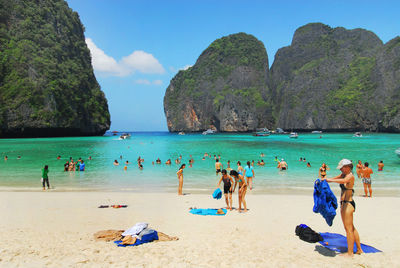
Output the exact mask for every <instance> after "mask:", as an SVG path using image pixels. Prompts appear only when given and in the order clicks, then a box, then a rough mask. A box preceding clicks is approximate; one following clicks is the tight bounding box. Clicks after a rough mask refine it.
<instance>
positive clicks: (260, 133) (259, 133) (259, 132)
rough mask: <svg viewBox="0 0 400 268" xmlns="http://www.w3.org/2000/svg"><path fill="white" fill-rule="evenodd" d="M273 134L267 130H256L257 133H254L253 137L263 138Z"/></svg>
mask: <svg viewBox="0 0 400 268" xmlns="http://www.w3.org/2000/svg"><path fill="white" fill-rule="evenodd" d="M270 134H271V132H270V131H269V130H268V129H267V128H256V132H254V133H253V136H256V137H263V136H269V135H270Z"/></svg>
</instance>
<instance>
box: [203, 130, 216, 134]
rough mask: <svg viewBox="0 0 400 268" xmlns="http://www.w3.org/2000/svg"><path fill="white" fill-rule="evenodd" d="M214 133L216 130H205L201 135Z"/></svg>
mask: <svg viewBox="0 0 400 268" xmlns="http://www.w3.org/2000/svg"><path fill="white" fill-rule="evenodd" d="M215 132H217V131H216V130H212V129H207V130H206V131H204V132H203V133H202V134H203V135H207V134H214V133H215Z"/></svg>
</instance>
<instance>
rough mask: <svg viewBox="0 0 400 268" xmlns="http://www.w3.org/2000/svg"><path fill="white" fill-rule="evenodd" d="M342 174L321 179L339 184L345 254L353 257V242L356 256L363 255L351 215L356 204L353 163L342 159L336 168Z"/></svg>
mask: <svg viewBox="0 0 400 268" xmlns="http://www.w3.org/2000/svg"><path fill="white" fill-rule="evenodd" d="M337 169H340V171H341V172H342V174H340V175H338V176H336V177H334V178H329V179H328V178H322V180H326V181H327V182H336V183H340V188H341V190H342V192H341V196H340V214H341V216H342V222H343V226H344V229H345V230H346V237H347V254H348V255H349V256H353V254H354V251H353V248H354V242H356V246H357V252H356V254H361V253H363V251H362V249H361V244H360V236H359V234H358V232H357V229H356V227H354V224H353V214H354V211H355V210H356V203H355V202H354V200H353V194H354V190H353V187H354V175H353V172H352V170H353V163H352V162H351V161H350V160H348V159H342V160H341V161H340V162H339V165H338V166H337Z"/></svg>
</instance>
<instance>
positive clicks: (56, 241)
mask: <svg viewBox="0 0 400 268" xmlns="http://www.w3.org/2000/svg"><path fill="white" fill-rule="evenodd" d="M355 200H356V203H357V211H356V213H355V224H356V227H357V228H358V230H359V233H360V235H361V240H362V242H364V243H366V244H370V245H373V246H375V247H377V248H379V249H381V250H383V251H384V253H378V254H364V255H362V256H355V257H354V258H345V257H341V256H334V254H332V252H330V251H328V250H325V249H324V248H322V247H320V246H318V244H309V243H306V242H303V241H301V240H299V238H298V237H297V236H295V235H294V229H295V227H296V225H298V224H300V223H306V224H308V225H309V226H311V227H312V228H313V229H314V230H316V231H319V232H327V231H329V232H337V233H341V234H344V229H343V227H342V223H341V219H340V216H338V217H337V218H336V219H335V221H334V224H333V226H332V227H329V226H328V225H327V224H326V223H325V221H324V220H323V218H322V217H321V216H320V215H317V214H314V213H313V212H312V206H313V200H312V196H311V195H310V196H295V195H286V196H285V195H252V194H249V195H248V196H247V201H248V207H249V208H250V211H249V212H248V213H245V214H239V213H238V212H236V211H233V212H229V213H228V214H227V215H226V216H219V217H216V216H214V217H213V216H195V215H192V214H189V213H188V208H189V207H192V206H196V207H198V208H207V207H212V208H218V207H222V206H224V201H223V200H218V201H216V200H213V199H212V198H211V196H210V195H185V196H183V197H178V196H176V195H175V194H170V193H165V194H164V193H163V194H154V193H143V194H136V193H135V194H133V193H126V192H124V193H117V192H51V191H50V192H0V217H1V220H0V228H1V232H0V267H18V266H19V267H43V266H49V267H81V266H83V267H128V266H129V267H135V266H138V267H314V266H316V265H318V266H320V267H333V266H335V267H400V242H399V241H400V233H399V230H400V228H399V222H398V221H399V217H400V216H399V213H398V212H399V207H400V198H395V197H377V198H373V199H365V198H362V197H355ZM117 203H118V204H127V205H129V207H128V208H122V209H112V208H109V209H98V208H97V206H99V205H101V204H117ZM236 204H237V199H236V195H235V198H234V206H235V205H236ZM141 221H146V222H149V223H150V225H151V226H152V227H153V228H155V229H156V230H160V231H162V232H164V233H167V234H169V235H173V236H178V237H179V238H180V240H179V241H172V242H160V243H149V244H145V245H141V246H139V247H127V248H118V247H116V246H115V245H114V244H113V243H111V242H98V241H95V240H94V239H93V238H92V234H93V233H95V232H96V231H99V230H104V229H127V228H129V227H131V226H132V225H134V224H135V223H136V222H141Z"/></svg>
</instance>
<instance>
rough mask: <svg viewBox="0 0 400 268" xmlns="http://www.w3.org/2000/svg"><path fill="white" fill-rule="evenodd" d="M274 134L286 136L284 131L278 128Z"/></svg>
mask: <svg viewBox="0 0 400 268" xmlns="http://www.w3.org/2000/svg"><path fill="white" fill-rule="evenodd" d="M275 133H276V134H287V132H286V131H284V130H283V129H281V128H280V127H278V128H277V129H276V130H275Z"/></svg>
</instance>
